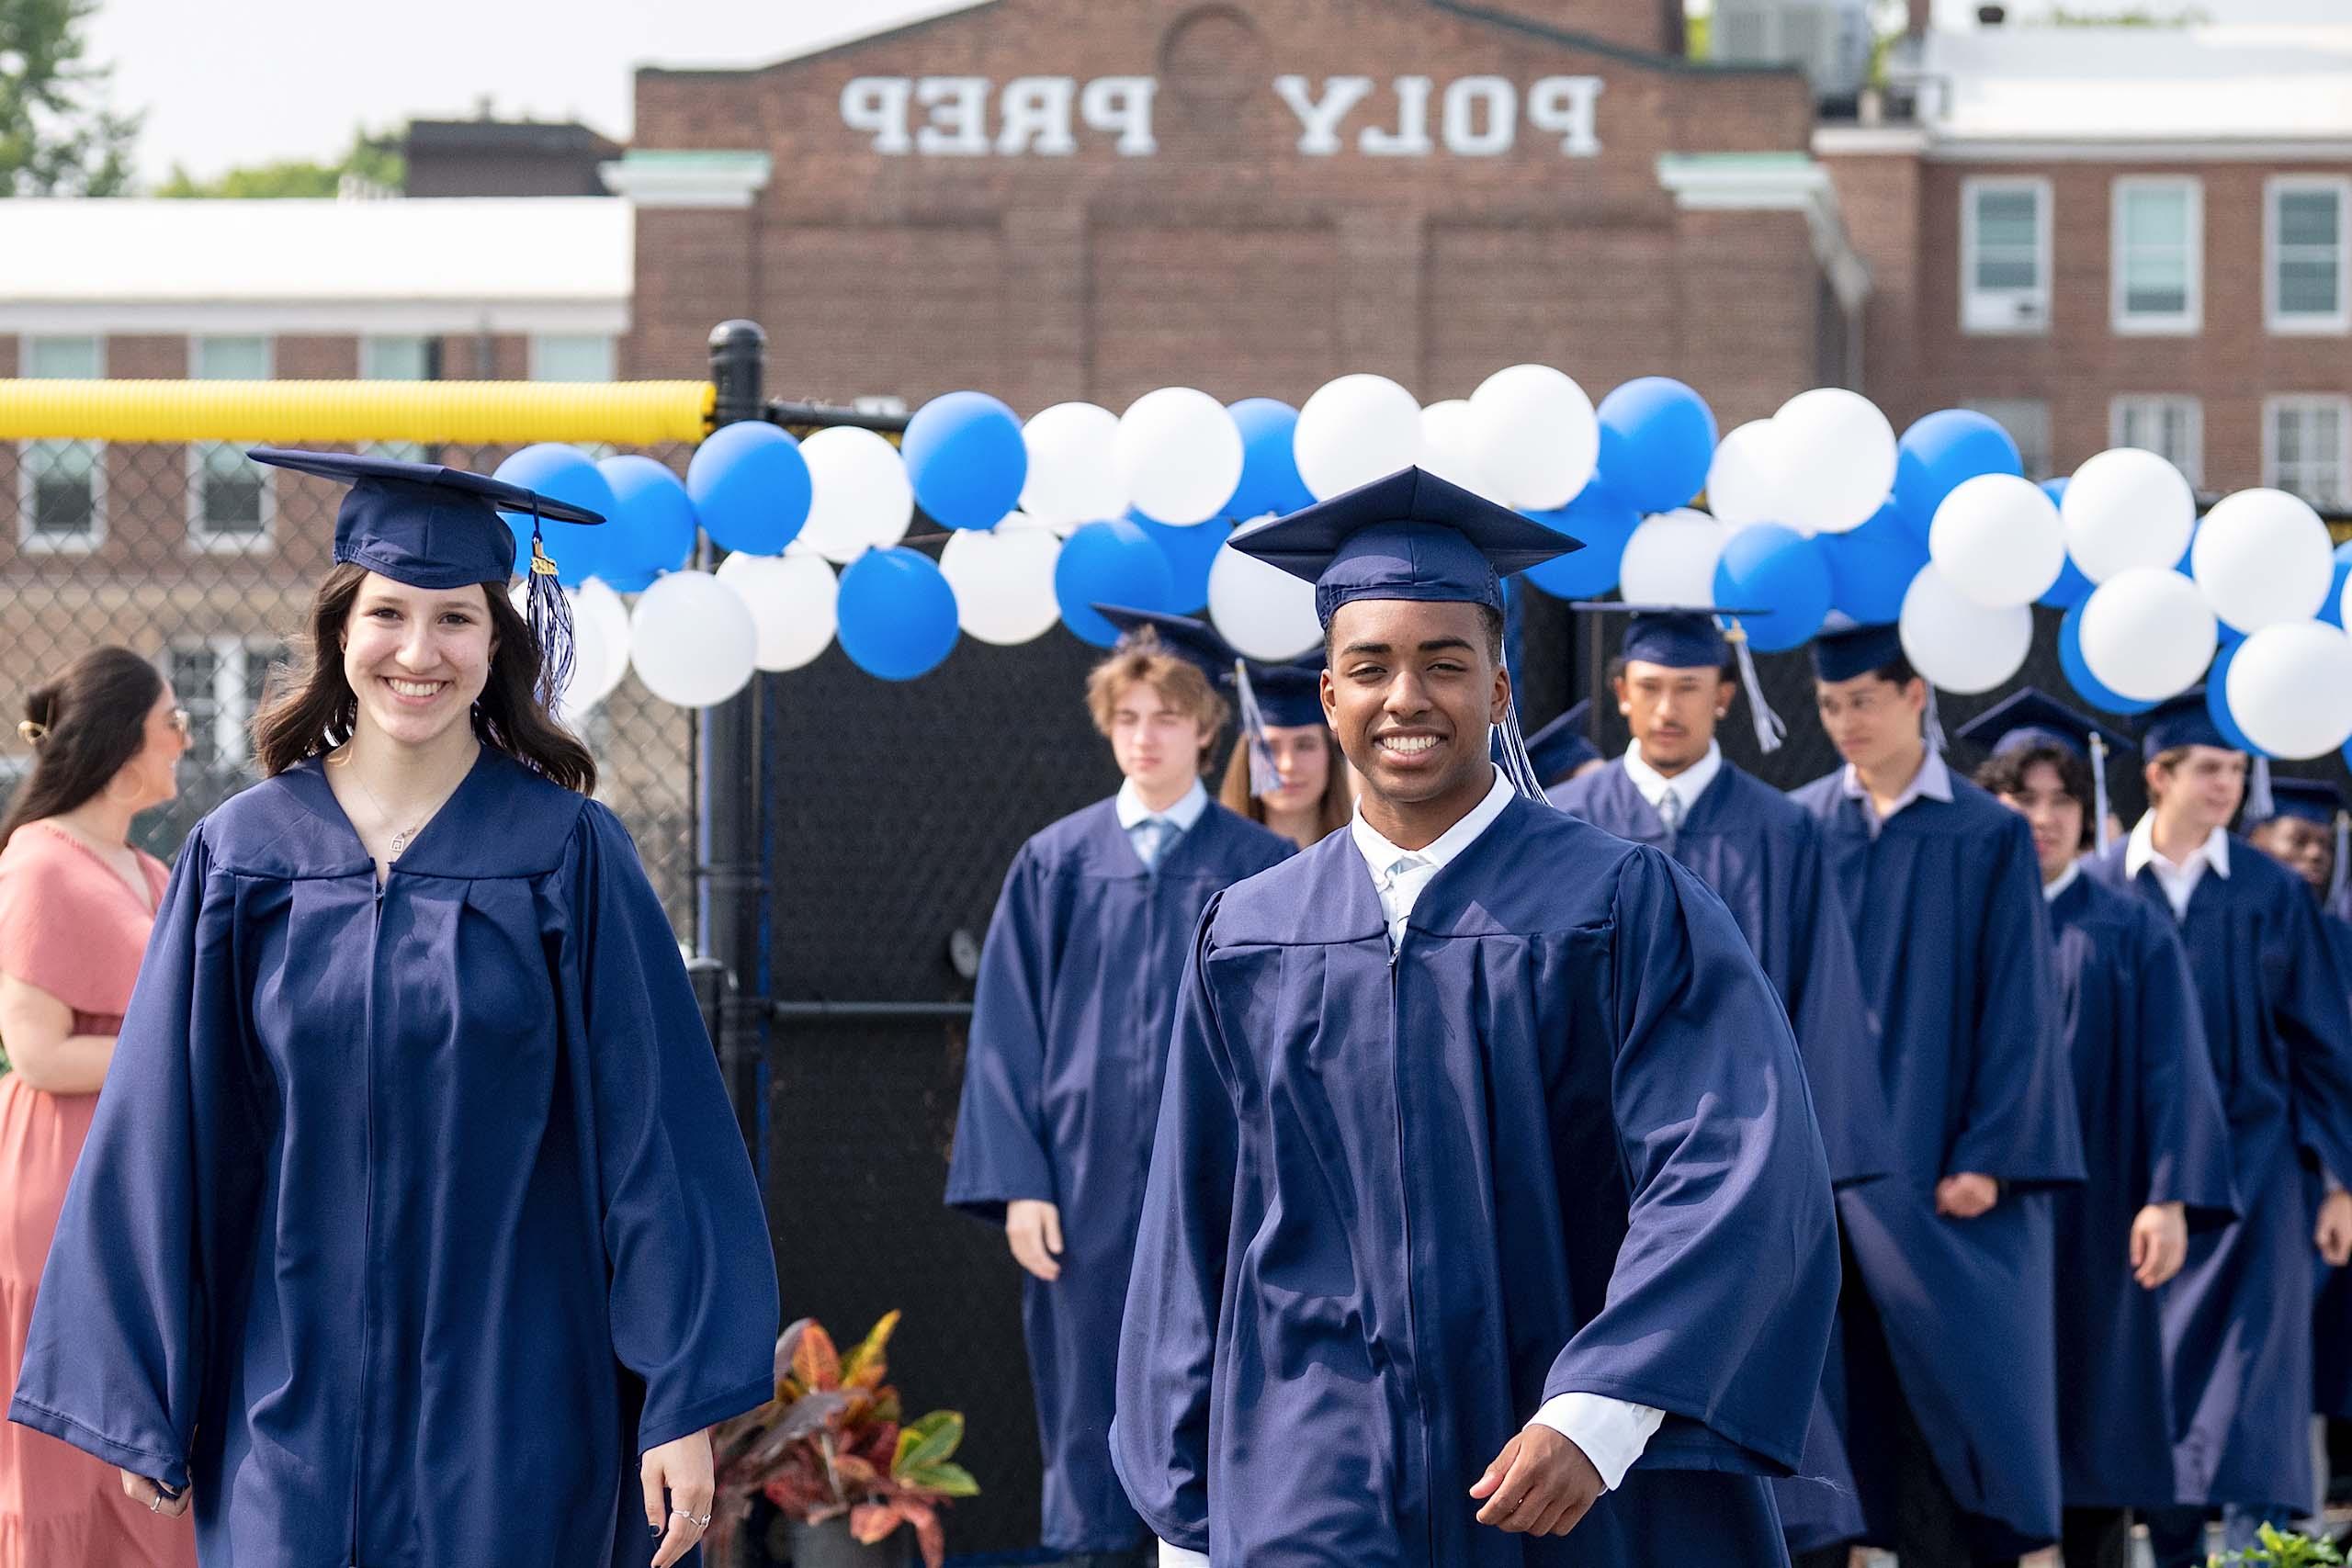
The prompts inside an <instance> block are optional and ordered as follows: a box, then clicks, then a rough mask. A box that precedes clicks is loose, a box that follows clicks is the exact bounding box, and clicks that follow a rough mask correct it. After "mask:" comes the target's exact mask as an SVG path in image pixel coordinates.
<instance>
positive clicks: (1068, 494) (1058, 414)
mask: <svg viewBox="0 0 2352 1568" xmlns="http://www.w3.org/2000/svg"><path fill="white" fill-rule="evenodd" d="M1021 442H1022V445H1023V446H1025V447H1027V448H1028V450H1029V478H1028V479H1026V480H1025V481H1024V482H1023V484H1022V487H1021V510H1022V511H1023V512H1025V513H1028V514H1029V515H1030V516H1032V517H1035V518H1036V519H1038V520H1039V521H1040V522H1044V523H1048V524H1051V525H1053V526H1054V529H1055V531H1056V532H1057V533H1059V534H1062V535H1064V536H1067V535H1068V534H1069V532H1070V530H1071V529H1073V528H1076V527H1077V526H1078V525H1080V524H1081V523H1100V522H1104V521H1107V520H1109V519H1111V518H1114V517H1125V515H1126V514H1127V504H1128V502H1127V489H1126V486H1125V485H1124V484H1122V483H1121V482H1120V480H1119V460H1118V454H1117V451H1116V450H1115V449H1116V447H1117V446H1118V442H1119V416H1118V415H1117V414H1114V413H1113V412H1111V411H1110V410H1109V409H1106V408H1100V407H1097V406H1096V405H1095V404H1093V403H1056V404H1055V405H1054V406H1053V407H1051V408H1049V409H1044V410H1041V411H1040V412H1038V413H1037V414H1036V415H1035V416H1034V417H1033V418H1032V419H1031V420H1030V421H1029V423H1026V424H1024V425H1023V426H1022V427H1021Z"/></svg>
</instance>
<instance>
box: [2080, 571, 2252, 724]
mask: <svg viewBox="0 0 2352 1568" xmlns="http://www.w3.org/2000/svg"><path fill="white" fill-rule="evenodd" d="M2174 558H2175V559H2176V560H2177V559H2178V558H2179V557H2178V554H2177V553H2176V554H2175V556H2174ZM2080 629H2081V635H2082V647H2083V662H2084V663H2085V664H2087V665H2088V666H2090V671H2091V674H2092V675H2093V676H2095V677H2096V678H2097V679H2098V682H2099V684H2101V685H2103V686H2105V687H2106V688H2107V689H2108V690H2109V691H2110V692H2113V693H2114V694H2116V695H2117V696H2120V697H2129V698H2130V699H2131V701H2133V702H2135V703H2157V702H2162V701H2164V699H2165V698H2166V697H2170V696H2177V695H2178V694H2180V693H2182V692H2185V691H2187V690H2188V688H2189V687H2191V686H2193V685H2195V684H2196V683H2197V682H2198V680H2199V677H2201V676H2202V675H2203V674H2204V673H2205V667H2206V666H2207V665H2208V664H2211V662H2212V661H2213V646H2214V643H2215V642H2216V640H2217V639H2218V638H2219V637H2220V628H2219V627H2218V626H2215V624H2214V621H2213V611H2212V608H2211V606H2210V605H2208V604H2206V603H2205V596H2204V595H2203V594H2201V593H2199V592H2197V584H2195V583H2193V582H2191V581H2188V579H2187V578H2185V577H2183V576H2181V575H2180V573H2178V572H2177V571H2175V570H2172V568H2170V567H2169V566H2135V567H2132V568H2131V569H2130V570H2125V571H2119V572H2117V573H2116V574H2115V575H2114V576H2112V577H2110V578H2109V579H2108V580H2107V581H2105V582H2102V583H2100V584H2099V585H2098V587H2097V588H2094V589H2093V590H2091V596H2090V598H2089V599H2088V600H2086V602H2085V603H2084V604H2083V618H2082V626H2081V628H2080Z"/></svg>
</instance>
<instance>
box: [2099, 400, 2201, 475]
mask: <svg viewBox="0 0 2352 1568" xmlns="http://www.w3.org/2000/svg"><path fill="white" fill-rule="evenodd" d="M2107 444H2108V445H2109V446H2137V447H2139V448H2140V449H2141V450H2142V451H2143V452H2154V454H2155V455H2156V456H2157V457H2162V458H2164V459H2165V461H2166V462H2168V463H2170V464H2171V465H2172V466H2173V467H2174V468H2178V469H2179V470H2180V471H2181V475H2182V477H2183V478H2185V479H2188V483H2189V487H2190V488H2191V489H2201V488H2202V487H2203V485H2204V483H2205V405H2204V404H2202V403H2200V402H2199V401H2198V400H2196V399H2195V398H2166V397H2146V398H2142V397H2133V398H2118V399H2116V400H2114V401H2113V402H2111V403H2109V405H2108V409H2107Z"/></svg>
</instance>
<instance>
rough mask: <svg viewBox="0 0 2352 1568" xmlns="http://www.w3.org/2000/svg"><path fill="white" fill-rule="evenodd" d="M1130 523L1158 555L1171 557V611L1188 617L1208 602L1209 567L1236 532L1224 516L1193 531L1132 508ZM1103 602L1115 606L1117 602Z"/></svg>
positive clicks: (1169, 565)
mask: <svg viewBox="0 0 2352 1568" xmlns="http://www.w3.org/2000/svg"><path fill="white" fill-rule="evenodd" d="M1127 521H1128V522H1130V523H1133V524H1135V525H1137V526H1138V527H1140V528H1142V529H1143V531H1144V532H1145V533H1147V534H1148V535H1150V536H1151V542H1152V543H1153V544H1155V545H1158V546H1159V553H1160V554H1161V555H1163V556H1165V557H1167V558H1168V579H1169V582H1170V587H1169V590H1168V608H1169V610H1170V612H1171V613H1173V614H1175V615H1191V614H1192V613H1193V611H1195V610H1197V609H1199V608H1201V607H1202V606H1203V605H1204V604H1207V603H1208V602H1209V567H1210V566H1211V565H1212V564H1214V563H1215V561H1216V552H1217V551H1218V549H1219V548H1221V547H1223V546H1224V544H1225V541H1226V536H1227V535H1229V534H1231V533H1232V532H1233V525H1232V524H1231V523H1228V522H1227V521H1226V520H1225V519H1224V518H1222V517H1212V518H1210V519H1209V520H1208V521H1207V522H1205V523H1196V524H1194V525H1193V526H1192V527H1190V528H1185V527H1180V526H1179V525H1176V524H1173V523H1162V522H1160V521H1159V519H1157V518H1153V517H1146V516H1145V515H1144V514H1143V513H1140V512H1136V511H1135V510H1133V509H1132V508H1131V509H1129V511H1128V513H1127ZM1103 603H1104V604H1116V603H1118V601H1116V600H1114V599H1105V600H1104V601H1103Z"/></svg>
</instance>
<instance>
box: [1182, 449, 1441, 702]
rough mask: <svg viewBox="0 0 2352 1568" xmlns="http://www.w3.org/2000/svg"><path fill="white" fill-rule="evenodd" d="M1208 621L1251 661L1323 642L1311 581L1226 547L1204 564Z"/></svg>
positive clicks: (1286, 654)
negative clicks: (1207, 594)
mask: <svg viewBox="0 0 2352 1568" xmlns="http://www.w3.org/2000/svg"><path fill="white" fill-rule="evenodd" d="M1415 412H1419V411H1418V410H1417V411H1415ZM1209 621H1210V623H1211V624H1212V625H1214V626H1216V629H1217V631H1218V633H1219V634H1220V635H1221V636H1223V637H1224V638H1225V640H1226V641H1227V642H1229V643H1231V644H1232V645H1233V646H1234V649H1235V650H1236V651H1238V652H1239V653H1241V654H1243V655H1244V656H1246V657H1248V658H1250V659H1262V660H1283V659H1295V658H1297V657H1298V656H1299V655H1300V654H1302V653H1305V652H1306V650H1307V649H1310V648H1313V647H1315V646H1316V645H1317V644H1318V643H1320V642H1321V641H1322V640H1323V626H1322V623H1320V622H1319V621H1317V619H1316V618H1315V584H1313V583H1311V582H1309V581H1306V579H1305V578H1303V577H1293V576H1292V575H1291V574H1290V573H1289V572H1286V571H1284V570H1283V569H1282V568H1280V567H1278V566H1268V565H1267V564H1266V563H1265V562H1264V561H1261V560H1260V559H1259V558H1257V557H1255V556H1245V555H1243V554H1242V553H1241V552H1240V551H1239V550H1237V549H1235V548H1234V547H1232V546H1231V545H1223V546H1220V547H1218V549H1217V552H1216V559H1214V560H1212V561H1210V562H1209Z"/></svg>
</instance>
